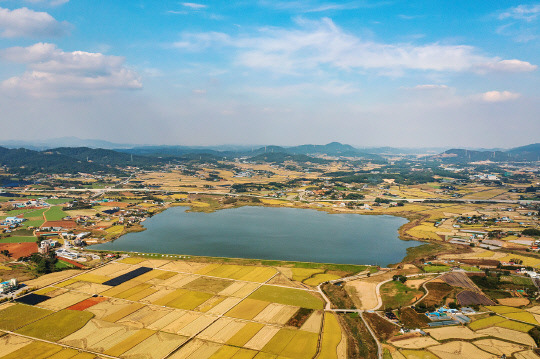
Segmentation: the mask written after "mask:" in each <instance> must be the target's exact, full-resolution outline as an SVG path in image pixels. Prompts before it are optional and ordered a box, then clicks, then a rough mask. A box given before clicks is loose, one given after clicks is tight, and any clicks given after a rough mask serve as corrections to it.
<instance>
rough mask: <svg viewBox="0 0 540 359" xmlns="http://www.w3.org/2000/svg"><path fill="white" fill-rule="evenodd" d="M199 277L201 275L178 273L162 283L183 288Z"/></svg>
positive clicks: (166, 285)
mask: <svg viewBox="0 0 540 359" xmlns="http://www.w3.org/2000/svg"><path fill="white" fill-rule="evenodd" d="M198 278H200V277H199V276H196V275H193V274H185V273H178V274H177V275H175V276H173V277H170V278H168V279H165V280H163V282H162V283H161V285H162V286H164V287H173V288H181V287H183V286H185V285H186V284H188V283H189V282H191V281H194V280H196V279H198Z"/></svg>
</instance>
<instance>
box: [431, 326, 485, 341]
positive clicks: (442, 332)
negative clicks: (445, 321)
mask: <svg viewBox="0 0 540 359" xmlns="http://www.w3.org/2000/svg"><path fill="white" fill-rule="evenodd" d="M426 332H428V333H429V334H430V335H431V336H432V337H433V338H435V339H437V340H439V341H441V340H447V339H466V340H471V339H476V338H480V337H481V335H479V334H476V333H475V332H473V331H472V330H470V329H469V328H467V327H455V326H453V327H444V328H435V329H427V330H426Z"/></svg>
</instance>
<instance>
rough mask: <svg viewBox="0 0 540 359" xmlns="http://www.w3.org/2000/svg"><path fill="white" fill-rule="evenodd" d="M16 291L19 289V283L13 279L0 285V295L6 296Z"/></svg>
mask: <svg viewBox="0 0 540 359" xmlns="http://www.w3.org/2000/svg"><path fill="white" fill-rule="evenodd" d="M17 289H19V283H18V282H17V279H15V278H13V279H10V280H8V281H5V282H1V283H0V294H8V293H11V292H14V291H16V290H17Z"/></svg>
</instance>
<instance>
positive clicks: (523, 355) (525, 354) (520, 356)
mask: <svg viewBox="0 0 540 359" xmlns="http://www.w3.org/2000/svg"><path fill="white" fill-rule="evenodd" d="M514 357H515V358H516V359H538V355H536V354H535V353H534V351H532V350H525V351H522V352H519V353H515V354H514Z"/></svg>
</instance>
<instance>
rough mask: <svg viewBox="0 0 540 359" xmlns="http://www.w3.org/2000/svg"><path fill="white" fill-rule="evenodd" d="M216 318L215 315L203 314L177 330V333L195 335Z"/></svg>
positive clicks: (188, 335)
mask: <svg viewBox="0 0 540 359" xmlns="http://www.w3.org/2000/svg"><path fill="white" fill-rule="evenodd" d="M215 320H216V318H215V317H211V316H207V315H203V316H200V317H198V318H197V319H195V320H193V321H192V322H190V323H189V324H187V325H186V326H185V327H183V328H182V329H180V330H179V331H177V332H176V334H180V335H185V336H186V337H191V336H194V335H195V334H197V333H199V332H200V331H201V330H203V329H204V328H206V327H207V326H209V325H210V324H212V322H214V321H215Z"/></svg>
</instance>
